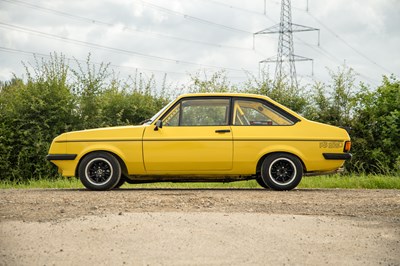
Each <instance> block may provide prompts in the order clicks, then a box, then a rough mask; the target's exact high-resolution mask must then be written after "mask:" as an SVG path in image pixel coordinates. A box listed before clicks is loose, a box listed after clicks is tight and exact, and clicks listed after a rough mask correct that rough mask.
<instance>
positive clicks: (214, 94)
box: [178, 92, 272, 100]
mask: <svg viewBox="0 0 400 266" xmlns="http://www.w3.org/2000/svg"><path fill="white" fill-rule="evenodd" d="M202 96H221V97H223V96H227V97H246V98H260V99H268V100H272V99H271V98H269V97H268V96H265V95H260V94H251V93H240V92H208V93H185V94H181V95H179V97H178V98H179V99H180V98H185V97H202Z"/></svg>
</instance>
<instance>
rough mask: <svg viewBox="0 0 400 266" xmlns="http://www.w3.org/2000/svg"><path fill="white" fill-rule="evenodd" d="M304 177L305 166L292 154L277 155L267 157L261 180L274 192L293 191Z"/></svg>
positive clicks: (262, 168)
mask: <svg viewBox="0 0 400 266" xmlns="http://www.w3.org/2000/svg"><path fill="white" fill-rule="evenodd" d="M302 177H303V165H302V164H301V162H300V160H299V159H298V158H297V157H296V156H293V155H291V154H286V153H275V154H271V155H269V156H267V157H266V158H265V159H264V162H263V164H262V166H261V180H260V181H262V182H263V183H264V184H265V185H266V186H267V187H269V188H271V189H274V190H291V189H293V188H295V187H296V186H297V185H298V184H299V183H300V181H301V178H302Z"/></svg>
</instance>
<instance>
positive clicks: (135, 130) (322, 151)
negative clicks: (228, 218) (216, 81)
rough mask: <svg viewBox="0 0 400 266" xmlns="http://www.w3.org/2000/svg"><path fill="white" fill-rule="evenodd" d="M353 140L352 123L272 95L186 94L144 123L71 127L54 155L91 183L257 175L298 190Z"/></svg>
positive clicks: (64, 168)
mask: <svg viewBox="0 0 400 266" xmlns="http://www.w3.org/2000/svg"><path fill="white" fill-rule="evenodd" d="M350 146H351V142H350V137H349V135H348V133H347V131H346V130H345V129H342V128H339V127H334V126H330V125H325V124H321V123H317V122H313V121H309V120H307V119H305V118H303V117H302V116H300V115H298V114H297V113H295V112H293V111H292V110H290V109H288V108H287V107H285V106H283V105H281V104H279V103H277V102H275V101H273V100H272V99H270V98H268V97H266V96H262V95H253V94H241V93H235V94H231V93H218V94H217V93H215V94H214V93H213V94H210V93H209V94H185V95H182V96H180V97H178V98H177V99H175V100H174V101H172V102H170V103H169V104H168V105H166V106H165V107H164V108H163V109H161V110H160V111H159V112H158V113H157V114H155V115H154V116H153V117H152V118H150V119H148V120H147V121H145V122H144V123H143V124H142V125H139V126H124V127H109V128H99V129H91V130H83V131H75V132H69V133H64V134H62V135H60V136H58V137H56V138H55V139H54V140H53V142H52V144H51V147H50V150H49V154H48V155H47V159H48V160H50V161H51V162H52V163H54V164H55V165H57V167H58V168H59V172H60V173H61V174H62V175H64V176H79V178H80V180H81V181H82V183H83V185H84V186H85V187H86V188H88V189H91V190H109V189H113V188H118V187H120V186H121V185H122V184H123V183H124V182H128V183H147V182H162V181H169V182H188V181H194V182H205V181H207V182H210V181H218V182H229V181H239V180H249V179H256V180H257V182H258V183H259V184H260V185H261V186H263V187H265V188H271V189H274V190H291V189H293V188H295V187H296V186H297V185H298V184H299V182H300V181H301V179H302V176H303V175H304V174H308V175H312V174H314V175H315V174H323V173H328V172H335V171H337V170H338V169H340V168H341V167H342V166H343V163H344V161H345V160H347V159H350V158H351V154H350V153H349V150H350Z"/></svg>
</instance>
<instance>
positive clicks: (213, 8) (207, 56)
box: [0, 0, 400, 87]
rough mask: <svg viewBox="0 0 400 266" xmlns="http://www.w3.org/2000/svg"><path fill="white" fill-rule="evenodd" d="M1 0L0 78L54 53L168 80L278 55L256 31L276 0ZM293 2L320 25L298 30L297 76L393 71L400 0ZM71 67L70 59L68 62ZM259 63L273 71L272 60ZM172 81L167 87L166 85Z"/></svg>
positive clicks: (254, 67)
mask: <svg viewBox="0 0 400 266" xmlns="http://www.w3.org/2000/svg"><path fill="white" fill-rule="evenodd" d="M265 4H266V14H265V15H264V0H248V1H243V0H230V1H223V0H168V1H167V0H163V1H162V0H143V1H141V0H109V1H103V0H79V1H77V0H69V1H62V0H52V1H45V0H0V80H3V81H4V80H8V79H10V78H11V77H12V73H15V74H17V75H18V76H22V75H23V74H24V68H23V65H22V64H21V61H24V62H33V56H32V53H36V54H37V55H38V57H41V56H42V55H49V54H50V53H52V52H57V53H63V54H64V55H65V56H66V57H67V58H76V59H78V60H84V59H85V58H86V57H87V56H88V54H89V53H90V54H91V56H92V61H93V62H106V63H108V62H109V63H111V64H112V68H113V69H114V70H115V71H116V72H119V73H120V76H121V77H125V76H128V75H133V74H134V73H135V70H136V69H138V71H139V72H140V73H143V75H146V76H150V75H151V74H152V73H154V75H155V76H156V77H157V78H158V79H160V78H161V77H162V76H163V75H164V73H166V74H167V80H168V82H169V83H170V84H185V83H186V84H187V82H188V80H189V75H188V74H194V73H196V72H199V71H201V72H204V71H205V73H208V74H210V73H212V72H215V71H218V70H221V69H226V73H227V76H228V77H229V79H230V81H231V82H232V83H240V82H243V81H244V80H246V72H250V73H253V74H254V75H257V74H258V70H259V61H261V60H264V59H266V58H269V57H273V56H276V53H277V44H278V34H275V35H257V36H256V38H255V49H253V33H254V32H257V31H260V30H263V29H265V28H267V27H270V26H273V25H274V24H276V23H278V22H279V16H280V1H279V0H266V1H265ZM308 5H309V6H308V12H307V10H306V9H307V0H293V1H292V20H293V21H292V22H293V23H296V24H302V25H306V26H310V27H315V28H319V29H320V34H321V39H320V46H318V45H317V43H318V34H317V32H306V33H295V36H294V51H295V54H296V55H301V56H304V57H309V58H313V59H314V75H313V76H311V74H312V66H311V63H310V62H297V63H296V69H297V73H298V79H299V81H301V83H302V84H307V83H310V82H311V80H318V81H324V82H327V81H328V80H329V74H328V71H327V68H329V69H332V70H336V69H337V68H338V67H339V66H340V65H343V64H346V65H347V66H349V67H352V68H353V69H354V70H355V72H356V73H358V74H359V76H358V80H359V81H363V82H365V83H369V84H371V86H373V87H374V86H376V85H379V84H380V83H381V80H382V75H389V74H391V73H394V74H395V75H396V76H397V77H398V76H399V73H400V15H399V14H400V1H399V0H352V1H348V0H334V1H315V0H314V1H313V0H308ZM71 64H72V63H71ZM265 68H267V69H269V70H270V71H271V73H272V74H273V73H274V70H275V65H274V64H267V65H265ZM172 86H174V85H172Z"/></svg>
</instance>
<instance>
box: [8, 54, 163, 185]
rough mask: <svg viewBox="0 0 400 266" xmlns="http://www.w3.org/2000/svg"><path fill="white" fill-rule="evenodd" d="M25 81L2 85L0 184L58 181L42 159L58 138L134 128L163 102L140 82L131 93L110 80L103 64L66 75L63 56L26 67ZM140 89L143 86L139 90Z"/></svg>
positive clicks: (144, 81) (152, 87)
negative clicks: (104, 129)
mask: <svg viewBox="0 0 400 266" xmlns="http://www.w3.org/2000/svg"><path fill="white" fill-rule="evenodd" d="M26 74H27V77H28V78H27V82H24V81H23V80H21V79H19V78H17V77H14V78H13V79H12V80H11V81H8V82H3V83H1V84H0V117H1V119H0V160H1V162H2V163H1V164H0V179H1V180H11V181H15V180H16V181H18V180H21V181H22V180H28V179H29V180H30V179H38V178H41V177H56V176H57V171H56V168H55V167H54V166H52V165H51V164H50V163H49V162H47V161H46V160H45V156H46V155H47V152H48V149H49V147H50V144H51V141H52V140H53V138H54V137H56V136H57V135H59V134H61V133H63V132H67V131H71V130H79V129H87V128H95V127H101V126H114V125H129V124H138V123H139V122H140V121H142V120H144V119H146V118H149V117H151V116H152V115H153V114H154V113H156V112H157V111H158V110H159V109H160V108H161V107H162V106H163V105H164V104H165V103H166V101H167V99H165V97H161V96H159V95H157V94H156V93H153V92H155V90H156V89H155V83H154V82H153V81H150V82H148V81H146V80H143V79H141V80H140V82H139V83H137V84H140V86H138V87H133V88H130V87H128V86H127V85H126V83H125V82H122V81H119V80H117V79H116V78H113V77H112V73H111V72H110V71H109V70H108V66H107V65H104V64H103V65H100V67H99V68H98V69H96V68H95V66H94V65H92V64H91V63H90V57H88V60H87V62H86V70H83V68H82V66H80V65H79V71H75V70H72V71H71V70H70V68H69V66H68V65H67V64H66V63H65V60H64V57H63V56H58V55H57V54H54V55H52V56H51V58H50V59H49V60H48V61H45V60H42V61H38V60H36V64H35V65H34V66H31V67H28V66H26ZM121 84H124V85H123V86H122V85H121ZM143 84H147V85H145V86H143Z"/></svg>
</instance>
